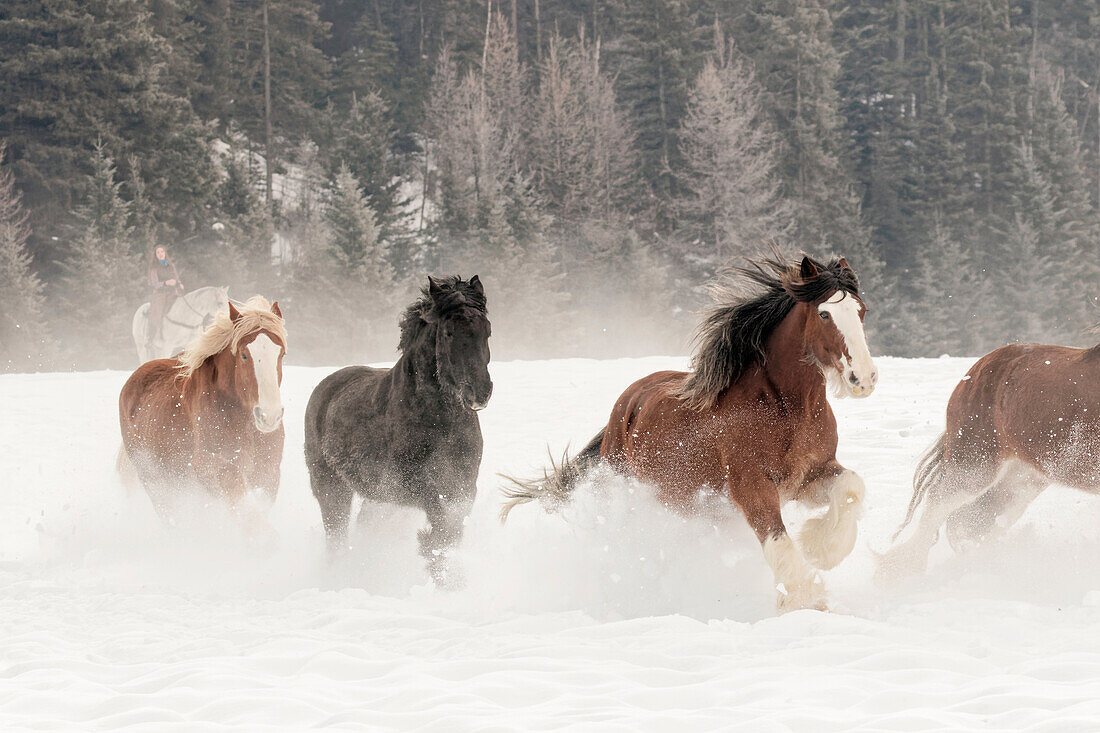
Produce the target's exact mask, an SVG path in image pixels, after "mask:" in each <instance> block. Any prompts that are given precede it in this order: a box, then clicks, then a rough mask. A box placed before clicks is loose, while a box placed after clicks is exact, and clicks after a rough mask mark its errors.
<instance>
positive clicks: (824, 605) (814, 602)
mask: <svg viewBox="0 0 1100 733" xmlns="http://www.w3.org/2000/svg"><path fill="white" fill-rule="evenodd" d="M776 591H777V595H776V601H775V606H776V609H777V610H778V611H779V613H787V612H788V611H801V610H805V609H808V610H811V611H828V610H829V604H828V601H827V600H826V598H825V584H824V583H823V582H822V581H821V578H820V577H819V576H817V575H816V574H815V575H814V576H812V577H810V578H807V579H806V582H805V583H803V584H802V585H801V587H797V588H796V587H791V588H788V587H787V586H785V585H784V584H782V583H780V584H779V585H778V586H776Z"/></svg>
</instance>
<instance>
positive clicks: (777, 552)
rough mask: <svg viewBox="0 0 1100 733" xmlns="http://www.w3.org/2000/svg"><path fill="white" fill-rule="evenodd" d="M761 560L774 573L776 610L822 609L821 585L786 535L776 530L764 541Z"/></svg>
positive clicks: (817, 577) (823, 593)
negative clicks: (762, 559)
mask: <svg viewBox="0 0 1100 733" xmlns="http://www.w3.org/2000/svg"><path fill="white" fill-rule="evenodd" d="M764 559H765V560H767V561H768V566H769V567H771V569H772V572H773V573H775V589H776V591H777V592H778V598H777V603H776V605H777V606H778V608H779V610H780V611H794V610H797V609H800V608H813V609H817V610H820V611H824V610H825V584H824V583H822V582H821V576H820V575H818V574H817V573H816V572H815V571H814V569H813V568H812V567H810V565H809V564H808V563H807V562H806V560H805V558H803V557H802V553H801V552H799V550H798V548H797V547H796V546H795V544H794V542H793V541H792V540H791V538H790V535H788V534H787V533H786V532H779V533H777V534H773V535H771V536H770V537H768V538H767V539H766V540H764Z"/></svg>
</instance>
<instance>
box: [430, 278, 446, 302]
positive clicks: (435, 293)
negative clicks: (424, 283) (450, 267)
mask: <svg viewBox="0 0 1100 733" xmlns="http://www.w3.org/2000/svg"><path fill="white" fill-rule="evenodd" d="M442 292H443V286H442V285H441V284H440V282H439V281H438V280H436V279H435V278H434V277H432V276H431V275H428V295H430V296H432V299H433V300H434V299H435V298H437V297H439V295H440V293H442Z"/></svg>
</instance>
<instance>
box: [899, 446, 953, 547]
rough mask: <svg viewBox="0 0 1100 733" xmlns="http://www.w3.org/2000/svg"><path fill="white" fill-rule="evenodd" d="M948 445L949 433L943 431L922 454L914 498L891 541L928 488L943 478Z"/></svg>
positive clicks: (910, 517) (920, 501) (906, 522)
mask: <svg viewBox="0 0 1100 733" xmlns="http://www.w3.org/2000/svg"><path fill="white" fill-rule="evenodd" d="M946 445H947V433H943V434H942V435H940V437H939V438H938V439H937V440H936V442H935V443H934V444H933V445H932V447H931V448H929V449H928V451H927V452H926V453H925V454H924V455H923V456H921V459H920V461H919V462H918V463H917V471H916V473H914V474H913V498H912V499H910V500H909V508H908V509H907V510H906V512H905V519H904V520H902V523H901V526H899V527H898V528H897V530H896V531H895V532H894V536H893V537H892V538H891V540H890V541H891V542H893V541H896V540H897V538H898V535H900V534H901V533H902V532H903V531H904V530H905V528H906V527H908V526H909V523H910V522H912V521H913V516H914V515H915V514H916V513H917V507H919V506H920V505H921V503H922V502H923V501H924V498H925V497H926V496H927V495H928V490H929V489H931V488H932V486H934V485H935V484H937V483H939V482H940V480H941V479H942V478H943V475H944V471H945V470H946V466H945V465H944V460H943V458H944V452H945V448H946Z"/></svg>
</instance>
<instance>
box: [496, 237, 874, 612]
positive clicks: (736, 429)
mask: <svg viewBox="0 0 1100 733" xmlns="http://www.w3.org/2000/svg"><path fill="white" fill-rule="evenodd" d="M745 285H749V286H750V288H749V290H748V292H746V290H745V287H744V286H745ZM712 293H713V296H714V301H715V302H714V305H713V306H712V307H711V308H710V310H709V311H708V312H707V314H706V318H705V320H704V321H703V324H702V326H701V327H700V329H699V332H698V334H697V339H696V340H697V343H698V349H697V350H696V352H695V355H694V357H693V359H692V366H693V371H691V372H689V373H684V372H675V371H665V372H657V373H655V374H651V375H649V376H648V377H643V378H642V379H640V380H638V381H637V382H635V383H634V384H632V385H631V386H630V387H628V388H627V390H626V391H625V392H624V393H623V394H622V396H621V397H619V399H618V401H617V402H616V403H615V407H614V408H613V409H612V411H611V418H610V419H609V420H608V422H607V426H606V427H605V428H604V429H603V430H601V431H600V433H599V434H598V435H597V436H596V437H595V438H593V439H592V441H591V442H590V443H589V444H588V446H587V447H585V448H584V450H583V451H582V452H581V453H580V454H579V455H578V456H577V457H576V458H574V459H573V460H572V461H565V462H563V465H562V466H560V467H558V468H556V469H555V470H554V472H553V473H552V474H550V475H547V476H546V477H545V478H544V479H543V480H541V481H530V482H516V483H517V486H516V487H515V488H513V489H510V490H508V491H506V494H507V495H508V496H509V497H510V501H509V502H508V503H507V504H506V505H505V507H504V509H503V511H502V519H503V518H506V517H507V514H508V512H509V511H510V510H511V509H512V508H513V507H514V506H515V505H516V504H519V503H522V502H526V501H531V500H533V499H541V500H543V503H544V505H546V506H547V508H548V509H554V508H555V507H557V506H560V505H561V504H562V503H564V502H565V501H566V500H567V499H568V496H569V493H570V492H571V491H572V490H573V488H575V486H576V485H577V483H578V482H579V480H580V478H581V477H582V475H583V474H584V473H585V472H587V471H588V470H589V469H590V468H592V467H594V466H595V465H596V464H597V463H598V462H599V461H601V460H603V461H605V462H606V463H607V464H609V465H610V466H611V467H612V468H613V469H615V470H617V471H620V472H622V473H625V474H629V475H631V476H634V477H636V478H638V479H640V480H642V481H645V482H648V483H650V484H652V485H653V486H654V487H655V488H656V491H657V497H658V498H659V499H660V500H661V501H662V502H664V503H665V504H666V505H669V506H673V507H675V508H677V509H679V510H682V511H690V510H691V508H692V506H693V503H694V501H695V499H696V497H697V496H698V495H699V492H700V491H701V490H708V489H709V490H711V491H715V492H720V493H722V494H724V495H726V496H728V497H729V499H730V500H731V501H732V502H733V503H734V504H736V505H737V506H738V507H739V508H740V509H741V511H742V512H743V514H744V516H745V519H746V520H747V521H748V523H749V525H750V526H751V527H752V529H753V531H754V532H755V533H756V536H757V538H758V539H759V541H760V543H761V545H762V546H763V550H764V557H765V559H766V560H767V562H768V564H769V565H770V566H771V569H772V571H773V573H774V574H775V583H776V589H777V590H778V591H779V595H778V598H777V601H778V605H779V608H780V610H786V609H793V608H823V607H824V605H825V595H824V586H823V584H822V583H821V581H820V577H819V576H818V574H817V573H816V571H815V570H814V566H816V567H817V568H821V569H828V568H831V567H833V566H835V565H836V564H837V563H839V562H840V561H841V560H843V559H844V558H845V557H846V556H847V555H848V554H849V553H850V552H851V550H852V548H853V546H854V545H855V540H856V532H857V521H858V519H859V516H860V513H861V507H862V503H861V502H862V500H863V494H864V486H863V481H862V479H860V477H859V476H858V475H857V474H856V473H855V472H853V471H851V470H849V469H846V468H844V467H843V466H841V465H840V463H838V462H837V460H836V446H837V429H836V419H835V418H834V417H833V411H832V409H831V408H830V407H829V403H828V400H827V399H826V385H827V382H828V383H831V384H832V386H833V387H834V389H835V391H836V393H837V394H838V395H844V394H848V395H851V396H855V397H865V396H867V395H869V394H870V393H871V391H872V390H873V389H874V387H875V383H876V381H877V379H878V373H877V372H876V371H875V366H874V364H873V362H872V361H871V355H870V352H869V351H868V348H867V341H866V338H865V337H864V333H863V317H864V313H865V308H864V305H863V301H862V299H861V297H860V295H859V282H858V279H857V278H856V275H855V273H854V272H853V271H852V269H851V268H850V267H849V266H848V263H847V262H846V261H845V260H844V259H838V260H832V261H830V262H828V263H822V262H819V261H817V260H813V259H811V258H809V257H803V258H802V261H801V263H799V262H797V261H794V262H788V261H786V260H785V259H783V258H781V257H780V256H779V255H778V254H777V253H776V254H774V255H773V256H772V257H771V258H767V259H763V260H760V261H755V262H750V266H749V267H746V268H736V269H733V270H732V271H731V276H730V277H727V278H725V279H724V280H722V281H720V282H719V283H718V284H717V285H716V286H715V287H714V288H712ZM792 499H793V500H798V501H801V502H805V503H808V504H811V505H814V506H828V510H827V511H826V513H825V514H824V516H821V517H815V518H813V519H811V520H809V522H808V523H807V524H806V527H805V528H804V530H803V532H802V533H801V535H800V542H799V544H800V545H801V550H800V549H799V547H798V546H796V545H795V543H794V542H793V541H792V540H791V538H790V537H789V536H788V534H787V529H786V527H785V526H784V524H783V517H782V515H781V513H780V507H781V506H782V504H783V503H784V502H785V501H788V500H792ZM807 560H809V562H807ZM811 563H812V564H811Z"/></svg>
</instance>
